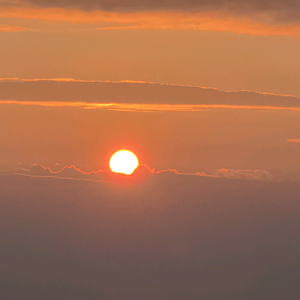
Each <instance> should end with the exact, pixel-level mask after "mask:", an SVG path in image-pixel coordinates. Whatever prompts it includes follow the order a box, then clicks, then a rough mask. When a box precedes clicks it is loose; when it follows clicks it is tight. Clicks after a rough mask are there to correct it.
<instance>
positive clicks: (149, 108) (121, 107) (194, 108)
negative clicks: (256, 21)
mask: <svg viewBox="0 0 300 300" xmlns="http://www.w3.org/2000/svg"><path fill="white" fill-rule="evenodd" d="M1 104H2V105H33V106H44V107H78V108H83V109H103V110H111V111H128V112H129V111H131V112H156V111H157V112H158V111H174V112H175V111H178V112H179V111H180V112H199V111H207V110H208V109H242V110H244V109H247V110H249V109H250V110H279V111H300V107H276V106H263V105H262V106H256V105H219V104H199V105H184V104H179V105H176V104H130V103H124V104H122V103H87V102H57V101H52V102H47V101H41V102H40V101H14V100H7V101H6V100H0V105H1Z"/></svg>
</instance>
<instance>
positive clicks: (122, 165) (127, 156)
mask: <svg viewBox="0 0 300 300" xmlns="http://www.w3.org/2000/svg"><path fill="white" fill-rule="evenodd" d="M138 165H139V160H138V158H137V157H136V155H135V154H134V153H133V152H131V151H129V150H120V151H117V152H115V153H114V154H113V155H112V157H111V158H110V161H109V167H110V169H111V171H112V172H114V173H122V174H126V175H130V174H132V173H133V172H134V170H135V169H136V168H137V167H138Z"/></svg>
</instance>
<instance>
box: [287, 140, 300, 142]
mask: <svg viewBox="0 0 300 300" xmlns="http://www.w3.org/2000/svg"><path fill="white" fill-rule="evenodd" d="M287 141H288V142H289V143H300V139H289V140H287Z"/></svg>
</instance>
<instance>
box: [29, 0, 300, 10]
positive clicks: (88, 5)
mask: <svg viewBox="0 0 300 300" xmlns="http://www.w3.org/2000/svg"><path fill="white" fill-rule="evenodd" d="M30 2H31V3H33V4H35V5H39V6H50V7H51V6H52V7H53V6H54V7H80V8H84V9H103V10H124V9H125V10H189V11H190V10H196V11H199V10H227V11H228V10H229V11H244V12H249V11H250V12H252V11H260V12H261V11H289V12H292V11H294V10H298V9H299V7H300V5H299V1H297V0H289V1H285V0H277V1H273V0H263V1H260V0H233V1H229V0H212V1H211V0H188V1H183V0H176V1H173V0H159V1H158V0H129V1H128V0H113V1H111V0H31V1H30Z"/></svg>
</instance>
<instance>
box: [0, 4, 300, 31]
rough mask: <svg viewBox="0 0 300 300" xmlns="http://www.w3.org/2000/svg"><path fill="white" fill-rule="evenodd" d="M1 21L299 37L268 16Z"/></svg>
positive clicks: (52, 16) (179, 14) (157, 14)
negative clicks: (33, 21)
mask: <svg viewBox="0 0 300 300" xmlns="http://www.w3.org/2000/svg"><path fill="white" fill-rule="evenodd" d="M0 18H18V19H31V20H42V21H46V22H49V21H50V22H68V23H73V24H94V25H97V27H96V28H94V29H98V30H125V29H126V30H145V29H147V30H196V31H219V32H234V33H238V34H250V35H275V36H293V35H299V34H300V24H299V23H298V22H281V23H280V22H274V21H273V20H272V18H271V17H270V16H269V15H268V14H260V15H259V16H254V17H252V16H248V15H239V14H229V13H228V12H225V11H222V10H218V11H205V12H183V11H138V12H115V11H101V10H94V11H83V10H80V9H74V8H70V9H66V8H59V7H56V8H55V7H52V8H41V7H31V6H30V7H2V8H1V10H0Z"/></svg>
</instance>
